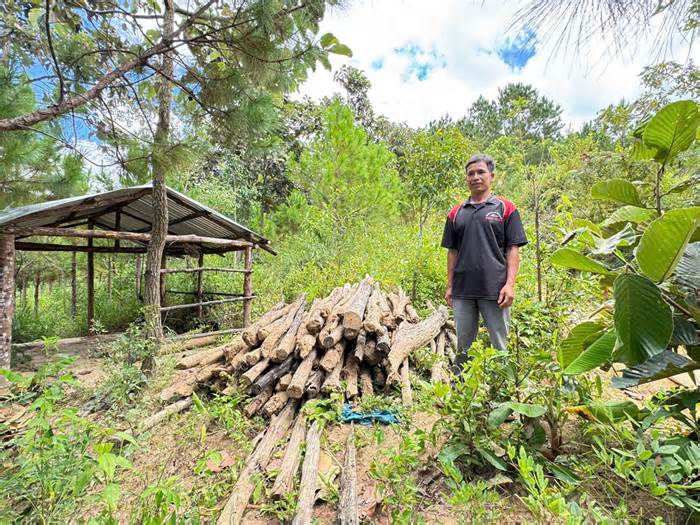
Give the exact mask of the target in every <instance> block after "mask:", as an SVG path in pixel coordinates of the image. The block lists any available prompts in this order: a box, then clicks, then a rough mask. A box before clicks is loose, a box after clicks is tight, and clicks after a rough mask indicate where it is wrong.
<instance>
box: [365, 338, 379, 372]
mask: <svg viewBox="0 0 700 525" xmlns="http://www.w3.org/2000/svg"><path fill="white" fill-rule="evenodd" d="M377 344H378V343H377V342H375V341H374V340H373V339H370V340H369V341H367V343H366V344H365V352H364V357H363V358H362V360H363V362H365V363H367V364H368V365H371V366H374V365H378V364H379V363H380V362H381V360H382V355H383V354H384V352H380V351H379V349H378V348H377Z"/></svg>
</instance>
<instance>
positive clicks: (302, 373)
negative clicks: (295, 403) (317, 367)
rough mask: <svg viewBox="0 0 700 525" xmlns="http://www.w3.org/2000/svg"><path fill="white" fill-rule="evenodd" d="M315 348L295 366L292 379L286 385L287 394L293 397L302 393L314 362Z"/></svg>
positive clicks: (296, 397)
mask: <svg viewBox="0 0 700 525" xmlns="http://www.w3.org/2000/svg"><path fill="white" fill-rule="evenodd" d="M316 355H317V350H316V349H315V348H314V349H313V350H311V353H310V354H309V355H307V356H306V357H305V358H304V360H303V361H302V362H301V364H300V365H299V366H298V367H297V369H296V372H294V375H293V376H292V381H291V382H290V383H289V386H288V387H287V392H289V395H290V396H291V397H293V398H295V399H299V398H301V396H303V395H304V388H305V386H306V382H307V381H308V379H309V376H310V375H311V371H312V369H313V366H314V363H315V362H316Z"/></svg>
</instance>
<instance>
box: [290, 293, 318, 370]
mask: <svg viewBox="0 0 700 525" xmlns="http://www.w3.org/2000/svg"><path fill="white" fill-rule="evenodd" d="M320 303H321V301H320V300H319V299H314V302H313V303H311V308H309V311H308V313H307V314H306V315H305V316H304V319H303V321H302V323H301V326H300V327H299V331H298V332H297V338H296V343H295V347H296V352H297V355H298V356H299V357H300V358H301V359H304V358H305V357H306V356H307V355H308V354H309V352H311V349H312V348H313V346H314V345H315V344H316V335H315V334H311V333H309V329H308V328H307V327H306V325H307V323H308V322H309V320H310V319H311V316H312V314H313V313H314V311H318V310H319V309H320V308H319V304H320ZM319 330H320V328H319Z"/></svg>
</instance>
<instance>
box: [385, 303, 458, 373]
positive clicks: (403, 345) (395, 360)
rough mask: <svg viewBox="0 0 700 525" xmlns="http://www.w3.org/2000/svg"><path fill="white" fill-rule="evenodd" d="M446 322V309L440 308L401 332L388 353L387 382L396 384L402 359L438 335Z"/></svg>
mask: <svg viewBox="0 0 700 525" xmlns="http://www.w3.org/2000/svg"><path fill="white" fill-rule="evenodd" d="M446 320H447V308H445V307H444V306H441V307H440V308H439V309H438V310H437V311H436V312H434V313H433V314H432V315H431V316H430V317H428V318H427V319H425V320H424V321H421V322H420V323H418V324H417V325H415V326H414V327H413V328H411V329H409V330H405V331H402V332H401V337H400V338H399V340H398V341H396V344H394V345H393V346H392V348H391V352H389V370H388V376H387V380H388V381H389V383H392V384H393V383H396V382H397V381H398V379H399V367H400V366H401V363H403V361H404V359H406V358H407V357H408V355H409V354H410V353H411V352H412V351H413V350H415V349H416V348H421V347H422V346H425V345H427V344H428V343H429V342H430V340H431V339H434V338H435V336H436V335H438V334H439V333H440V330H441V329H442V325H444V324H445V321H446Z"/></svg>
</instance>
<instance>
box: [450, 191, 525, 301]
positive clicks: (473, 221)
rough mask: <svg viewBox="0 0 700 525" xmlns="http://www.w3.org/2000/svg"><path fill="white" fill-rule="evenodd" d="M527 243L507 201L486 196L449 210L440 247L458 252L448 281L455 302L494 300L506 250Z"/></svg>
mask: <svg viewBox="0 0 700 525" xmlns="http://www.w3.org/2000/svg"><path fill="white" fill-rule="evenodd" d="M525 244H527V237H525V230H524V229H523V223H522V221H521V220H520V214H519V213H518V210H517V209H516V207H515V204H513V203H512V202H511V201H509V200H508V199H504V198H503V197H496V196H493V195H492V196H490V197H489V198H488V199H487V200H486V201H484V202H482V203H479V204H473V203H471V202H469V201H466V202H464V203H463V204H458V205H457V206H455V207H454V208H452V210H450V213H449V215H448V216H447V221H446V222H445V230H444V232H443V235H442V246H443V247H444V248H448V249H451V250H458V256H457V264H456V265H455V270H454V279H453V282H452V297H453V298H455V299H493V300H497V299H498V294H499V293H500V291H501V288H503V286H504V285H505V284H506V248H508V247H509V246H523V245H525Z"/></svg>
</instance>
